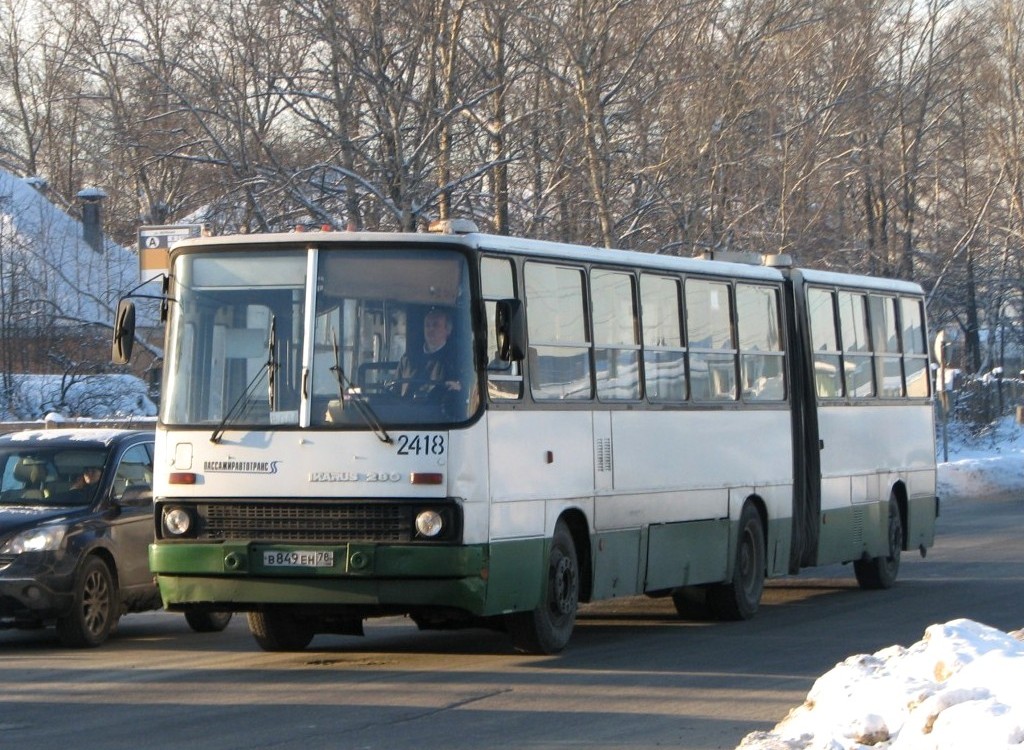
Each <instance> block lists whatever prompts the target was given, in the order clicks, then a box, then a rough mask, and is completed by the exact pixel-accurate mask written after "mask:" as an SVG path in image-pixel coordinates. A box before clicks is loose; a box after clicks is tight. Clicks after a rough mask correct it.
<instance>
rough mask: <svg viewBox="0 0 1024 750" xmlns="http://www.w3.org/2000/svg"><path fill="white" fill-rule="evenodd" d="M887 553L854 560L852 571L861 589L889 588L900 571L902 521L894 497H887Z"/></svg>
mask: <svg viewBox="0 0 1024 750" xmlns="http://www.w3.org/2000/svg"><path fill="white" fill-rule="evenodd" d="M887 544H888V547H889V550H888V554H887V555H882V556H880V557H872V558H870V559H868V560H854V561H853V573H854V575H856V576H857V583H858V584H859V585H860V587H861V588H862V589H889V588H892V587H893V584H895V583H896V576H897V575H899V572H900V551H901V550H902V548H903V521H902V519H901V518H900V507H899V505H898V504H897V503H896V498H893V497H890V498H889V529H888V534H887Z"/></svg>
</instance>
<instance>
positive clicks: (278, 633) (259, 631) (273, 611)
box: [248, 606, 314, 651]
mask: <svg viewBox="0 0 1024 750" xmlns="http://www.w3.org/2000/svg"><path fill="white" fill-rule="evenodd" d="M248 620H249V632H250V633H252V637H253V638H255V639H256V643H257V644H259V647H260V648H262V649H263V650H264V651H302V650H303V649H304V648H306V646H308V645H309V642H310V641H312V640H313V635H314V633H313V628H312V627H311V626H310V625H309V624H308V623H305V622H303V621H302V620H300V619H299V618H298V617H296V616H295V615H294V614H293V613H292V612H291V611H289V610H288V609H287V608H285V607H273V606H270V607H266V608H264V609H260V610H257V611H256V612H249V613H248Z"/></svg>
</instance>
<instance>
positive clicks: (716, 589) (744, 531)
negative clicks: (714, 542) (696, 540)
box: [707, 503, 765, 620]
mask: <svg viewBox="0 0 1024 750" xmlns="http://www.w3.org/2000/svg"><path fill="white" fill-rule="evenodd" d="M764 570H765V548H764V524H763V523H762V522H761V514H760V513H758V512H757V508H755V507H754V506H753V505H751V504H750V503H747V504H746V505H744V506H743V511H742V512H741V513H740V528H739V538H738V539H737V542H736V559H735V560H734V561H733V566H732V578H731V579H730V581H729V582H728V583H716V584H714V585H712V586H709V587H708V589H707V606H708V610H709V611H710V612H711V614H712V615H713V616H714V617H716V618H717V619H719V620H749V619H750V618H751V617H753V616H754V615H755V614H757V609H758V607H759V606H760V604H761V593H762V592H763V591H764Z"/></svg>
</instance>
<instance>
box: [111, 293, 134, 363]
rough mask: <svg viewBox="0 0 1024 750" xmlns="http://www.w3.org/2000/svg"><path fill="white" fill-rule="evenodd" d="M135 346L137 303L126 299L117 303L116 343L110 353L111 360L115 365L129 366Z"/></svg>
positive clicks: (115, 321)
mask: <svg viewBox="0 0 1024 750" xmlns="http://www.w3.org/2000/svg"><path fill="white" fill-rule="evenodd" d="M134 344H135V303H134V302H132V301H131V300H130V299H127V298H126V299H122V300H121V301H120V302H118V303H117V314H116V315H115V316H114V343H113V347H112V348H111V351H110V359H111V360H113V362H114V364H115V365H126V364H128V361H129V360H130V359H131V358H132V346H133V345H134Z"/></svg>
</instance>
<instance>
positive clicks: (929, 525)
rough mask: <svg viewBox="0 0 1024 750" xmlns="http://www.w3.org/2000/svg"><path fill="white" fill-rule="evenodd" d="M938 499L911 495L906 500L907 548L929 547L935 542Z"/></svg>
mask: <svg viewBox="0 0 1024 750" xmlns="http://www.w3.org/2000/svg"><path fill="white" fill-rule="evenodd" d="M938 515H939V501H938V499H937V498H934V497H912V498H910V500H909V501H907V524H906V526H907V528H906V530H905V531H906V535H907V549H908V550H909V549H918V548H919V547H926V548H927V547H931V546H932V545H933V544H934V543H935V519H936V518H938Z"/></svg>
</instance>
